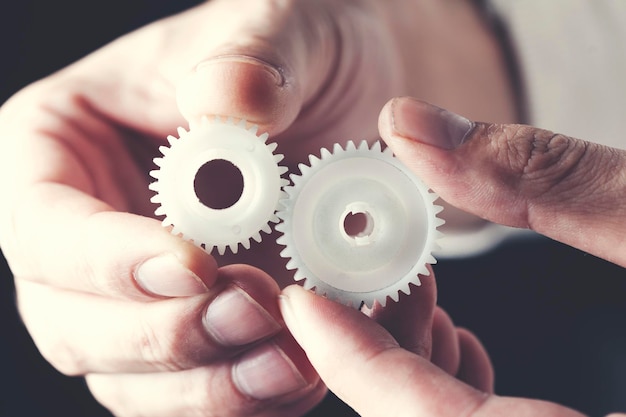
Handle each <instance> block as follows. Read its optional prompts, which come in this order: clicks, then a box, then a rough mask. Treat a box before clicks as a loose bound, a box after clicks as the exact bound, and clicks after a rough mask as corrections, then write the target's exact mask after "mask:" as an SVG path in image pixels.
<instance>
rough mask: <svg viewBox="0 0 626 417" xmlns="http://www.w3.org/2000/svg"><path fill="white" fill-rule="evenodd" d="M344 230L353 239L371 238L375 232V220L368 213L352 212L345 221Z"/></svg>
mask: <svg viewBox="0 0 626 417" xmlns="http://www.w3.org/2000/svg"><path fill="white" fill-rule="evenodd" d="M343 230H344V232H346V235H348V236H349V237H351V238H353V239H356V238H362V237H367V236H370V235H371V234H372V232H373V231H374V219H373V218H372V215H371V214H369V213H368V212H356V213H354V212H350V213H348V214H347V215H346V217H345V218H344V219H343Z"/></svg>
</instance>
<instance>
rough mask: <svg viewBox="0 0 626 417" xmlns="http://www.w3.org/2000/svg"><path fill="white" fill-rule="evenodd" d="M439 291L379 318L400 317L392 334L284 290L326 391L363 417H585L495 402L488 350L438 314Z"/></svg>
mask: <svg viewBox="0 0 626 417" xmlns="http://www.w3.org/2000/svg"><path fill="white" fill-rule="evenodd" d="M433 288H434V281H433V280H432V279H430V278H429V279H426V280H424V283H423V286H422V287H420V288H418V289H415V291H413V292H412V293H411V295H410V296H408V297H403V299H402V300H401V302H400V303H398V304H395V305H390V306H388V307H386V309H387V308H389V309H395V310H396V311H383V312H382V313H381V314H389V315H391V314H393V316H394V317H395V320H394V321H391V322H388V323H386V325H387V326H386V327H389V328H391V333H390V332H388V331H387V330H385V328H384V327H382V326H381V325H379V324H378V323H377V322H375V321H373V320H370V319H369V318H368V317H366V316H365V315H364V314H362V313H360V312H358V311H356V310H353V309H350V308H347V307H345V306H342V305H339V304H337V303H334V302H332V301H329V300H327V299H325V298H322V297H319V296H317V295H314V294H313V293H311V292H308V291H306V290H304V289H302V288H301V287H299V286H295V285H294V286H290V287H287V288H285V289H284V290H283V292H282V296H281V312H282V314H283V317H284V319H285V322H286V323H287V326H288V327H289V329H290V330H291V332H292V334H293V335H294V337H295V338H296V340H297V341H298V343H299V344H300V346H302V348H303V349H304V350H305V352H306V354H307V357H308V358H309V360H310V361H311V363H312V364H313V366H314V367H315V369H316V370H317V372H318V373H319V375H320V377H321V378H322V380H323V381H324V383H325V384H326V385H327V386H328V388H329V389H330V390H331V391H333V392H334V393H335V394H336V395H337V396H338V397H339V398H340V399H341V400H343V401H345V402H346V403H347V404H348V405H350V406H351V407H352V408H354V409H355V410H356V411H357V413H359V415H361V416H363V417H375V416H388V415H393V416H428V417H446V416H471V417H478V416H480V417H490V416H492V417H496V416H498V417H499V416H504V415H506V416H512V417H517V416H538V415H540V416H550V417H575V416H577V417H580V416H582V415H581V414H580V413H578V412H576V411H574V410H571V409H568V408H565V407H562V406H559V405H556V404H552V403H549V402H545V401H538V400H531V399H521V398H509V397H499V396H496V395H494V394H493V374H492V369H491V365H490V362H489V358H488V356H487V354H486V352H485V350H484V348H483V347H482V345H481V344H480V342H479V341H478V340H477V339H476V338H475V337H474V336H473V335H472V334H471V333H470V332H468V331H467V330H465V329H458V328H455V327H454V325H453V324H452V321H451V320H450V318H449V317H448V316H447V315H446V314H445V313H444V312H443V311H442V310H440V309H437V310H433V307H434V291H433ZM433 312H434V313H433ZM400 318H401V319H400ZM379 319H380V318H379Z"/></svg>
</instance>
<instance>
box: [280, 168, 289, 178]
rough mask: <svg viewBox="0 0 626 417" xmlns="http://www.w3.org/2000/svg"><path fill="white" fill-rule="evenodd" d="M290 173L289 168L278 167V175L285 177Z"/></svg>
mask: <svg viewBox="0 0 626 417" xmlns="http://www.w3.org/2000/svg"><path fill="white" fill-rule="evenodd" d="M288 171H289V168H287V167H286V166H282V165H279V166H278V175H280V176H283V175H285V174H286V173H287V172H288Z"/></svg>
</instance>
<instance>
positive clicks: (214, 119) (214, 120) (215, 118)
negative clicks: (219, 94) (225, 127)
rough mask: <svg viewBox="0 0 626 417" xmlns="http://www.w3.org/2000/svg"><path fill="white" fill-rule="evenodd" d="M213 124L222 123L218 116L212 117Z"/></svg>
mask: <svg viewBox="0 0 626 417" xmlns="http://www.w3.org/2000/svg"><path fill="white" fill-rule="evenodd" d="M213 122H214V123H222V118H221V117H220V116H219V115H217V114H216V115H214V116H213Z"/></svg>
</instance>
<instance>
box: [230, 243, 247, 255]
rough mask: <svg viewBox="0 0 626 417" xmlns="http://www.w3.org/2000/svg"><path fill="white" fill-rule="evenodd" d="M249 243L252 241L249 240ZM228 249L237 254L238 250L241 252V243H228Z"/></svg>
mask: <svg viewBox="0 0 626 417" xmlns="http://www.w3.org/2000/svg"><path fill="white" fill-rule="evenodd" d="M248 243H250V241H248ZM228 249H230V251H231V252H232V253H233V255H237V252H239V243H232V244H230V245H228Z"/></svg>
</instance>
